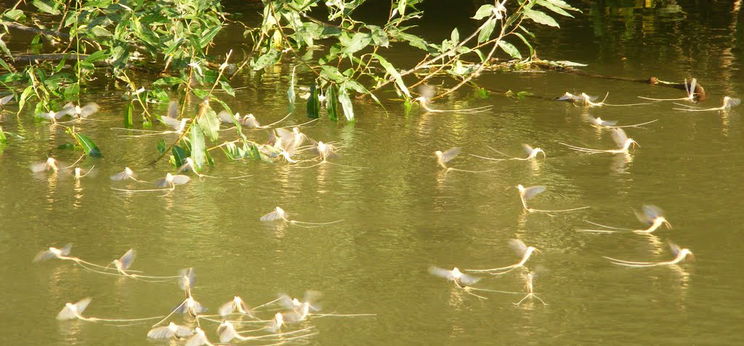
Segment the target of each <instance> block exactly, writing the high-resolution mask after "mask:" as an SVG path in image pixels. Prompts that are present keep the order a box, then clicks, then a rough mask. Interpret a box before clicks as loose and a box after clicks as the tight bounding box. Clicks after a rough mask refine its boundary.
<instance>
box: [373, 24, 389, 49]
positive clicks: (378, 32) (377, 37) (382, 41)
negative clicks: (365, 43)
mask: <svg viewBox="0 0 744 346" xmlns="http://www.w3.org/2000/svg"><path fill="white" fill-rule="evenodd" d="M367 28H369V29H370V30H371V32H370V34H371V37H372V42H374V44H375V45H377V46H380V47H389V46H390V40H389V39H388V36H387V33H386V32H385V30H382V28H380V27H379V26H377V25H367Z"/></svg>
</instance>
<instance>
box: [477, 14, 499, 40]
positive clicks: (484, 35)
mask: <svg viewBox="0 0 744 346" xmlns="http://www.w3.org/2000/svg"><path fill="white" fill-rule="evenodd" d="M495 27H496V18H491V19H489V20H488V21H486V24H484V25H483V29H481V31H480V33H478V43H482V42H485V41H488V39H489V38H491V34H492V33H493V29H494V28H495Z"/></svg>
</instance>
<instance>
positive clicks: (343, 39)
mask: <svg viewBox="0 0 744 346" xmlns="http://www.w3.org/2000/svg"><path fill="white" fill-rule="evenodd" d="M339 42H340V43H341V45H343V46H344V48H343V50H342V52H343V53H345V54H348V55H351V54H354V53H356V52H358V51H360V50H362V49H364V48H365V47H367V46H368V45H369V44H370V42H372V38H371V37H370V35H369V34H368V33H364V32H357V33H355V34H354V35H353V36H351V37H349V36H348V35H346V34H342V35H341V36H340V37H339Z"/></svg>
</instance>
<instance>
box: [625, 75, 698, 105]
mask: <svg viewBox="0 0 744 346" xmlns="http://www.w3.org/2000/svg"><path fill="white" fill-rule="evenodd" d="M685 94H686V96H685V97H678V98H671V99H660V98H653V97H645V96H638V98H640V99H644V100H649V101H689V102H691V103H697V102H698V101H700V97H701V96H704V94H705V91H704V90H702V87H701V86H700V85H698V82H697V78H692V79H691V80H690V81H689V82H688V80H687V78H685Z"/></svg>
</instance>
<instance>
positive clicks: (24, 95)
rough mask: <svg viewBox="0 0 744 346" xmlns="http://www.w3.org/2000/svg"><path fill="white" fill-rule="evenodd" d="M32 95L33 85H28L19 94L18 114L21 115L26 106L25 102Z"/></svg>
mask: <svg viewBox="0 0 744 346" xmlns="http://www.w3.org/2000/svg"><path fill="white" fill-rule="evenodd" d="M33 93H34V86H33V85H29V86H27V87H26V89H23V92H22V93H21V97H19V98H18V114H21V111H22V110H23V106H24V105H25V104H26V100H28V99H30V98H31V95H32V94H33Z"/></svg>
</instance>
